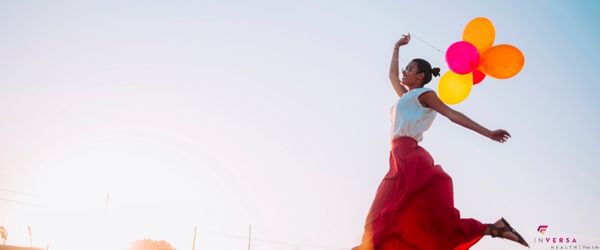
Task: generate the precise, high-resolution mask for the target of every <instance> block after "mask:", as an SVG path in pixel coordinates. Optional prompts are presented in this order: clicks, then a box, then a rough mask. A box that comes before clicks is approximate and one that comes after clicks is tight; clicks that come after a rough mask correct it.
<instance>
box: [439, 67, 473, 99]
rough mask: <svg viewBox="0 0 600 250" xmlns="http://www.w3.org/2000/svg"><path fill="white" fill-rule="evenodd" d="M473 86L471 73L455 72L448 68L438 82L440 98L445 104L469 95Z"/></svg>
mask: <svg viewBox="0 0 600 250" xmlns="http://www.w3.org/2000/svg"><path fill="white" fill-rule="evenodd" d="M472 87H473V74H472V73H468V74H464V75H460V74H456V73H454V72H452V71H451V70H449V71H448V72H446V73H445V74H444V75H443V76H442V79H440V83H439V84H438V93H439V94H440V99H441V100H442V102H444V103H446V104H458V103H460V102H462V101H464V100H465V99H467V96H469V93H470V92H471V88H472Z"/></svg>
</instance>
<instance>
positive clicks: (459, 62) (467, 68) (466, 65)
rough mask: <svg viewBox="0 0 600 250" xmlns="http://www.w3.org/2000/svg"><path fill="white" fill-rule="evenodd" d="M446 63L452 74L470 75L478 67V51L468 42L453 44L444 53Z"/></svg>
mask: <svg viewBox="0 0 600 250" xmlns="http://www.w3.org/2000/svg"><path fill="white" fill-rule="evenodd" d="M446 62H447V63H448V67H449V68H450V70H452V71H454V73H457V74H467V73H471V72H473V70H474V69H475V68H477V66H478V65H479V51H477V48H475V46H473V44H471V43H469V42H465V41H460V42H455V43H453V44H452V45H450V47H449V48H448V50H447V51H446Z"/></svg>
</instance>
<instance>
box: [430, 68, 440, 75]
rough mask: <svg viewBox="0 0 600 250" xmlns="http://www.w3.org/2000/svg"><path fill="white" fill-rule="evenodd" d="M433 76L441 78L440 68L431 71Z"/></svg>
mask: <svg viewBox="0 0 600 250" xmlns="http://www.w3.org/2000/svg"><path fill="white" fill-rule="evenodd" d="M431 74H432V75H433V76H436V77H437V76H440V68H437V67H436V68H433V69H431Z"/></svg>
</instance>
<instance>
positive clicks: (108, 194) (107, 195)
mask: <svg viewBox="0 0 600 250" xmlns="http://www.w3.org/2000/svg"><path fill="white" fill-rule="evenodd" d="M109 200H110V193H106V209H108V201H109Z"/></svg>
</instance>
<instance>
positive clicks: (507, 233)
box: [485, 218, 529, 247]
mask: <svg viewBox="0 0 600 250" xmlns="http://www.w3.org/2000/svg"><path fill="white" fill-rule="evenodd" d="M485 234H487V235H491V236H492V237H494V238H496V237H500V238H504V239H507V240H512V241H514V242H517V243H520V244H521V245H523V246H526V247H529V244H527V242H525V239H523V237H521V235H520V234H519V233H517V231H515V230H514V229H513V228H512V227H511V226H510V224H508V222H507V221H506V220H505V219H504V218H501V219H499V220H498V221H496V222H495V223H494V224H490V225H488V227H487V228H486V230H485Z"/></svg>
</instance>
